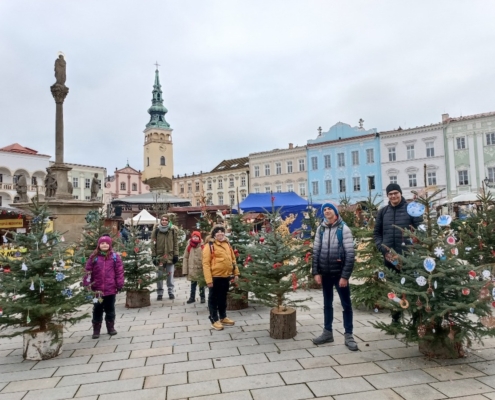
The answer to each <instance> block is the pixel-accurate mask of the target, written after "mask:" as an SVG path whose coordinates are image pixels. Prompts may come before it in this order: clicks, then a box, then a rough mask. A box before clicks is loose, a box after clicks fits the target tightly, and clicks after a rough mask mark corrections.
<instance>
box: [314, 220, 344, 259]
mask: <svg viewBox="0 0 495 400" xmlns="http://www.w3.org/2000/svg"><path fill="white" fill-rule="evenodd" d="M344 225H346V223H345V222H344V221H343V220H340V223H339V224H338V225H337V241H338V249H339V259H340V260H341V262H342V263H343V262H344V261H345V251H344ZM324 234H325V225H320V243H321V245H320V254H321V248H322V247H323V235H324ZM318 258H320V255H319V254H318Z"/></svg>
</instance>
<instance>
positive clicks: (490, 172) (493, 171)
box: [488, 167, 495, 183]
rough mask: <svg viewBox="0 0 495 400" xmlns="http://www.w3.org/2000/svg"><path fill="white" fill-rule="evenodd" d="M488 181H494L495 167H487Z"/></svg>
mask: <svg viewBox="0 0 495 400" xmlns="http://www.w3.org/2000/svg"><path fill="white" fill-rule="evenodd" d="M488 181H489V182H491V183H493V182H495V168H494V167H489V168H488Z"/></svg>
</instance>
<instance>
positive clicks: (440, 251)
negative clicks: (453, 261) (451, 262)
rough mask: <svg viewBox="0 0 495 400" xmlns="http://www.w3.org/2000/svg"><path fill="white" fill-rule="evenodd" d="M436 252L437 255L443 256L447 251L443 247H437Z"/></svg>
mask: <svg viewBox="0 0 495 400" xmlns="http://www.w3.org/2000/svg"><path fill="white" fill-rule="evenodd" d="M434 252H435V255H436V256H437V257H442V256H443V255H444V254H445V251H444V250H443V249H442V248H441V247H435V250H434Z"/></svg>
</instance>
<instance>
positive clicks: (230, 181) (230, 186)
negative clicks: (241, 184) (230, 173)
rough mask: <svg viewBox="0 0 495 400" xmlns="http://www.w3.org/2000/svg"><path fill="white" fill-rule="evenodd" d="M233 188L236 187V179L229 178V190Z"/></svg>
mask: <svg viewBox="0 0 495 400" xmlns="http://www.w3.org/2000/svg"><path fill="white" fill-rule="evenodd" d="M233 187H234V178H233V177H230V178H229V188H233Z"/></svg>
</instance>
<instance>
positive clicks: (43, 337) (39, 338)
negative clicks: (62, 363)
mask: <svg viewBox="0 0 495 400" xmlns="http://www.w3.org/2000/svg"><path fill="white" fill-rule="evenodd" d="M57 330H58V331H59V332H58V339H56V335H55V334H54V333H52V332H51V331H32V332H29V333H25V334H24V335H23V339H24V340H23V346H22V348H23V350H22V356H23V358H24V359H25V360H35V361H40V360H49V359H51V358H54V357H57V356H58V355H60V353H62V344H63V329H62V325H59V326H57Z"/></svg>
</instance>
